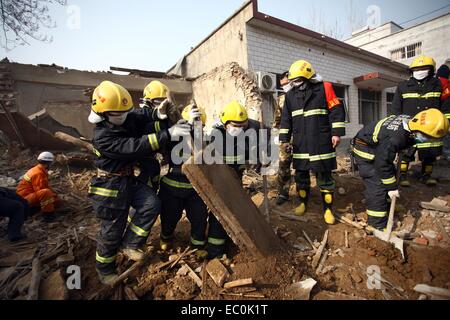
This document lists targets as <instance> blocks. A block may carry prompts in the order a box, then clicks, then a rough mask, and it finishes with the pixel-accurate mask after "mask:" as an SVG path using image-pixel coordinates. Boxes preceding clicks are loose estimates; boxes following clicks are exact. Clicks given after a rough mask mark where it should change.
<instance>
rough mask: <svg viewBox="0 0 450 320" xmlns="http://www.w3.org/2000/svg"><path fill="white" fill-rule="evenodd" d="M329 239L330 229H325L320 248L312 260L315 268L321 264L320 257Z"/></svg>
mask: <svg viewBox="0 0 450 320" xmlns="http://www.w3.org/2000/svg"><path fill="white" fill-rule="evenodd" d="M327 241H328V230H326V231H325V234H324V236H323V240H322V243H321V244H320V247H319V249H318V250H317V252H316V254H315V255H314V258H313V261H312V267H313V269H316V268H317V266H318V265H319V262H320V258H321V256H322V252H323V250H324V249H325V246H326V245H327Z"/></svg>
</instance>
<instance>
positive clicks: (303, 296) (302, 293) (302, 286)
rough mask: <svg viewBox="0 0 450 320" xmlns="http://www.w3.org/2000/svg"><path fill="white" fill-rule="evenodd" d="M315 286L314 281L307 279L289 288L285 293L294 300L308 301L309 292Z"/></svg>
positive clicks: (315, 282)
mask: <svg viewBox="0 0 450 320" xmlns="http://www.w3.org/2000/svg"><path fill="white" fill-rule="evenodd" d="M316 284H317V281H316V280H314V279H312V278H309V279H306V280H305V281H301V282H297V283H294V284H293V285H291V286H289V287H288V288H287V290H286V293H287V294H288V295H290V296H291V297H292V298H293V299H295V300H309V298H310V294H311V291H312V289H313V288H314V286H315V285H316Z"/></svg>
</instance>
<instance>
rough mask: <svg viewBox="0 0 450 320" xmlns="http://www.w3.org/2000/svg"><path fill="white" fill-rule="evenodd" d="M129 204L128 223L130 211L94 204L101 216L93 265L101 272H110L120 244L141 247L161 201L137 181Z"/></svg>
mask: <svg viewBox="0 0 450 320" xmlns="http://www.w3.org/2000/svg"><path fill="white" fill-rule="evenodd" d="M129 191H130V194H131V203H130V205H131V207H132V208H133V209H135V213H134V215H133V217H132V218H131V221H130V222H129V223H128V225H127V218H128V212H129V210H114V209H110V208H105V207H96V208H95V209H96V214H97V216H98V217H99V218H100V233H99V235H98V240H97V255H96V261H97V263H96V267H97V269H98V270H99V271H100V272H101V273H103V274H109V273H113V272H114V271H115V268H116V263H115V261H116V255H117V251H118V250H119V248H120V247H123V248H129V249H140V248H142V247H143V246H144V245H145V243H146V241H147V238H148V236H149V234H150V231H151V228H152V227H153V224H154V223H155V221H156V219H157V218H158V215H159V213H160V211H161V202H160V200H159V199H158V197H157V196H156V193H155V191H154V190H153V189H152V188H150V187H149V186H147V185H146V184H143V183H141V182H138V181H137V180H136V181H134V182H133V185H132V186H131V190H129Z"/></svg>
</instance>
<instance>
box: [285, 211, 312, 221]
mask: <svg viewBox="0 0 450 320" xmlns="http://www.w3.org/2000/svg"><path fill="white" fill-rule="evenodd" d="M278 215H279V216H280V217H282V218H285V219H289V220H294V221H300V222H308V221H309V220H308V219H307V218H304V217H299V216H294V215H293V214H288V213H282V212H279V213H278Z"/></svg>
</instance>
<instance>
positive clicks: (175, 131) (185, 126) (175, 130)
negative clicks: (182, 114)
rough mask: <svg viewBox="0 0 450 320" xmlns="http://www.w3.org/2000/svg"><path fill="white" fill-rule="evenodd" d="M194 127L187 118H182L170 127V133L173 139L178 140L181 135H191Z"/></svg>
mask: <svg viewBox="0 0 450 320" xmlns="http://www.w3.org/2000/svg"><path fill="white" fill-rule="evenodd" d="M191 130H192V127H191V126H190V125H189V123H188V122H187V121H186V120H180V121H178V122H177V124H176V125H174V126H173V127H170V128H169V134H170V136H171V137H172V140H178V139H179V138H180V137H183V136H189V135H190V134H191Z"/></svg>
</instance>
